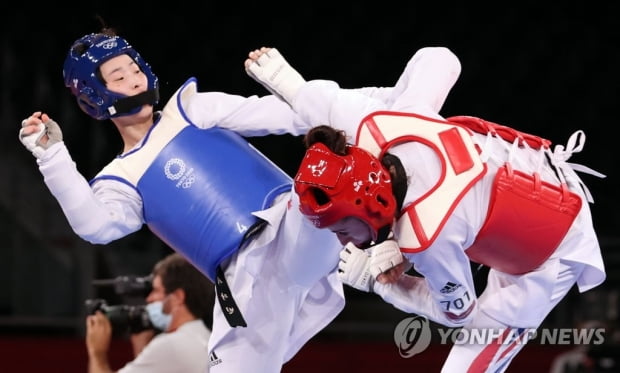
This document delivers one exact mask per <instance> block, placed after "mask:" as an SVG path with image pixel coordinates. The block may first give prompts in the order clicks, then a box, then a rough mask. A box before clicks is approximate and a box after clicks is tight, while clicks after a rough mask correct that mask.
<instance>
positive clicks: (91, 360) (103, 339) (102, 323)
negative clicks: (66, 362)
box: [86, 311, 112, 373]
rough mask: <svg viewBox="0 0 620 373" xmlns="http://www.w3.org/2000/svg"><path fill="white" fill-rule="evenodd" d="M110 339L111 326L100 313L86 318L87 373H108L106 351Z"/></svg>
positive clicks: (109, 370) (108, 365) (108, 347)
mask: <svg viewBox="0 0 620 373" xmlns="http://www.w3.org/2000/svg"><path fill="white" fill-rule="evenodd" d="M111 339H112V324H110V320H108V318H107V317H106V316H105V315H104V314H103V313H102V312H101V311H97V312H96V313H95V314H94V315H90V316H88V317H87V318H86V349H87V351H88V372H89V373H104V372H105V373H110V372H112V370H111V369H110V363H109V361H108V350H109V349H110V341H111Z"/></svg>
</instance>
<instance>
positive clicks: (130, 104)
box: [108, 88, 159, 117]
mask: <svg viewBox="0 0 620 373" xmlns="http://www.w3.org/2000/svg"><path fill="white" fill-rule="evenodd" d="M158 101H159V89H158V88H155V89H150V90H148V91H145V92H142V93H140V94H137V95H135V96H130V97H125V98H121V99H120V100H118V101H116V102H115V103H114V105H111V106H110V107H108V113H109V114H110V116H111V117H113V116H117V115H120V114H127V113H129V112H130V111H132V110H133V109H135V108H137V107H140V106H142V105H155V103H157V102H158Z"/></svg>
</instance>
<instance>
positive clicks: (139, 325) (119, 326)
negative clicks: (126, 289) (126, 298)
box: [84, 299, 154, 334]
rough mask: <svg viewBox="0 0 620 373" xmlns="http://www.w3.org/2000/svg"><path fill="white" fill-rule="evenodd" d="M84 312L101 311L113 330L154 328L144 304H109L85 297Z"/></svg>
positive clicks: (134, 330)
mask: <svg viewBox="0 0 620 373" xmlns="http://www.w3.org/2000/svg"><path fill="white" fill-rule="evenodd" d="M84 305H85V306H86V312H87V313H88V314H89V315H93V314H94V313H95V312H97V311H101V312H102V313H103V314H104V315H106V317H107V318H108V319H109V320H110V323H111V324H112V330H113V331H114V332H124V331H129V332H130V333H132V334H133V333H139V332H141V331H144V330H149V329H154V326H153V324H152V323H151V319H150V318H149V314H148V312H147V311H146V306H145V305H127V304H120V305H109V304H108V303H107V302H106V301H105V300H104V299H87V300H86V301H85V302H84Z"/></svg>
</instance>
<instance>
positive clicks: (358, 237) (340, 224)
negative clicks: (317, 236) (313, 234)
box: [327, 216, 372, 247]
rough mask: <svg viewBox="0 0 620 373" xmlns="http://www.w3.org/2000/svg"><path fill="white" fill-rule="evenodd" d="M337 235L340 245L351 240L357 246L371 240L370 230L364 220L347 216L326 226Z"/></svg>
mask: <svg viewBox="0 0 620 373" xmlns="http://www.w3.org/2000/svg"><path fill="white" fill-rule="evenodd" d="M327 229H329V230H330V231H332V232H334V233H335V234H336V236H337V237H338V241H340V243H341V244H342V245H346V244H347V243H349V242H351V243H353V244H354V245H355V246H357V247H363V246H364V245H365V244H367V243H368V242H369V241H371V240H372V230H371V228H370V226H369V225H368V224H367V223H365V222H364V221H362V220H360V219H358V218H355V217H352V216H349V217H346V218H344V219H340V220H338V221H337V222H336V223H334V224H332V225H330V226H328V227H327Z"/></svg>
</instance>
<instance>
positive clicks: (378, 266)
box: [246, 47, 605, 373]
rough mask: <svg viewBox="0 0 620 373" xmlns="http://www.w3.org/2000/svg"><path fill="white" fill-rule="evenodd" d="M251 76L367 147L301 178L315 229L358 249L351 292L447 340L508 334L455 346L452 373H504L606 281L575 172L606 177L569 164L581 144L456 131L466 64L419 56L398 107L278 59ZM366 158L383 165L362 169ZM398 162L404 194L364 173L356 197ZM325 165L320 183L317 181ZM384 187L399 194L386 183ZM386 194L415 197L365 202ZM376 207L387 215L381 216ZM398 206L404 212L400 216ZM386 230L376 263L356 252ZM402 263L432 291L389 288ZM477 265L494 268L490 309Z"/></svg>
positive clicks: (491, 126) (343, 265) (446, 54)
mask: <svg viewBox="0 0 620 373" xmlns="http://www.w3.org/2000/svg"><path fill="white" fill-rule="evenodd" d="M246 70H247V71H248V74H249V75H250V76H252V77H253V78H254V79H256V80H257V81H258V82H260V83H261V84H263V85H264V86H265V87H266V88H267V89H268V90H270V91H271V92H273V93H275V94H277V95H279V96H280V97H282V98H283V99H284V100H285V101H287V102H288V103H289V104H290V105H291V106H292V107H293V109H294V110H295V111H296V112H297V113H298V114H299V115H300V116H302V117H303V118H304V119H305V121H307V122H310V123H313V124H314V125H316V126H318V125H328V126H327V127H325V128H321V130H322V131H323V134H322V136H323V137H322V138H330V136H331V137H334V136H337V135H334V134H336V133H337V130H343V131H344V135H345V136H346V138H347V140H354V142H355V145H348V149H349V150H346V148H345V154H339V153H335V152H331V151H330V149H327V147H326V146H323V144H322V143H321V140H320V139H321V137H320V136H317V137H318V140H317V141H315V142H314V143H312V144H310V146H309V148H308V151H307V152H306V156H305V158H304V160H303V161H302V163H301V165H300V168H299V171H298V174H297V176H296V178H295V190H296V192H297V193H298V194H299V196H300V198H301V206H300V207H301V209H302V212H304V214H306V216H307V217H308V218H309V220H312V221H313V222H314V223H315V225H317V226H319V227H323V228H327V229H329V230H332V231H334V232H335V233H336V234H337V235H338V237H339V238H340V239H341V241H342V242H343V243H345V241H346V240H348V241H351V242H352V243H349V244H347V246H346V248H345V250H343V252H342V254H341V258H342V260H341V262H340V266H339V268H340V270H341V271H342V273H341V274H340V276H341V278H342V280H343V281H344V282H345V283H347V284H349V285H351V286H354V287H356V288H358V289H361V290H365V291H374V292H375V293H377V294H379V295H380V296H381V297H382V298H383V299H384V300H385V301H387V302H389V303H391V304H393V305H394V306H395V307H397V308H399V309H401V310H403V311H405V312H411V313H416V314H420V315H424V316H426V317H428V318H429V319H430V320H432V321H435V322H437V323H440V324H443V325H446V326H450V327H463V328H466V329H469V328H487V329H494V330H502V331H503V334H501V335H498V336H497V337H496V338H495V339H494V340H491V341H488V342H489V343H488V344H484V343H477V344H476V343H470V344H458V345H454V346H453V348H452V349H451V351H450V354H449V356H448V358H447V360H446V362H445V363H444V366H443V369H442V371H443V372H450V373H453V372H462V371H468V372H500V371H505V369H507V367H508V366H509V364H510V362H511V361H512V359H513V358H514V356H515V355H516V354H517V353H518V352H519V351H520V350H521V349H522V348H523V346H524V344H525V343H524V342H525V341H527V336H528V331H529V330H531V329H535V328H537V327H538V326H540V324H541V323H542V321H543V320H544V318H545V317H546V316H547V315H548V314H549V312H550V311H551V310H552V309H553V308H554V307H555V306H556V305H557V304H558V302H560V300H562V299H563V297H564V296H565V295H566V294H567V293H568V291H569V290H570V289H571V288H572V286H573V285H575V284H576V285H577V287H578V289H579V290H580V291H581V292H585V291H587V290H590V289H592V288H594V287H596V286H598V285H599V284H601V283H602V282H603V281H604V280H605V268H604V264H603V260H602V256H601V251H600V247H599V243H598V240H597V237H596V233H595V231H594V228H593V224H592V217H591V213H590V210H589V206H588V203H589V202H590V203H591V202H593V200H592V197H591V195H590V193H589V191H588V189H587V188H586V186H585V185H584V184H583V182H582V181H581V179H580V178H579V176H578V175H577V173H576V171H581V172H587V173H590V174H592V175H595V176H599V177H604V175H602V174H600V173H597V172H596V171H594V170H591V169H589V168H587V167H585V166H581V165H575V164H571V163H568V162H567V161H568V159H569V158H570V156H571V154H572V153H574V152H579V151H580V150H581V149H582V147H583V145H584V140H585V134H584V133H583V131H577V132H576V133H574V134H573V135H572V136H571V137H570V139H569V141H568V144H567V145H566V146H563V145H556V146H555V147H553V148H552V144H551V142H550V141H548V140H546V139H542V138H540V137H537V136H533V135H529V134H524V133H521V132H518V131H516V130H514V129H511V128H508V127H505V126H501V125H498V124H496V123H492V122H489V121H485V120H482V119H480V118H476V117H468V116H461V117H452V118H448V119H447V120H446V119H445V118H443V117H442V116H441V115H439V109H440V108H441V105H442V104H443V102H444V101H445V99H446V97H447V94H448V93H449V91H450V89H451V88H452V86H453V85H454V84H455V82H456V80H457V78H458V75H459V74H460V63H459V61H458V59H457V57H456V56H454V55H453V54H452V53H451V52H450V51H449V50H448V49H446V48H441V47H435V48H422V49H421V50H419V51H418V52H417V53H416V54H415V55H414V56H413V58H412V59H411V60H410V62H409V64H408V66H407V68H406V70H405V72H404V74H403V75H401V77H400V78H399V81H398V82H397V84H396V85H395V88H394V90H393V92H392V94H393V96H392V98H390V99H387V100H383V101H379V100H373V99H372V98H369V97H367V96H363V95H360V94H358V93H357V92H352V91H350V90H346V89H340V87H339V86H338V85H337V84H336V83H335V82H333V81H327V80H313V81H308V82H306V81H305V80H304V79H303V77H302V76H301V75H300V74H299V73H298V72H297V71H295V70H294V69H293V68H292V67H290V65H288V63H287V62H286V60H284V58H283V57H282V56H281V55H280V54H279V52H278V51H277V50H276V49H269V48H263V49H261V50H255V51H253V52H250V55H249V59H248V60H246ZM317 129H318V128H317ZM330 131H331V132H330ZM330 133H331V135H329V134H330ZM312 135H313V131H310V132H309V133H308V134H307V135H306V138H308V136H312ZM307 142H310V140H307ZM333 142H334V143H337V142H338V141H333ZM357 147H360V148H363V149H366V150H367V151H368V152H369V153H370V154H371V155H372V156H373V157H374V159H373V160H371V161H367V160H364V158H366V159H367V158H368V157H364V158H362V157H357V156H355V153H354V152H353V151H352V150H353V149H356V148H357ZM326 149H327V150H326ZM326 151H327V152H328V153H329V155H325V154H324V153H325V152H326ZM388 153H389V154H391V155H392V156H396V157H397V158H398V159H399V161H400V163H401V166H399V167H400V170H401V171H402V172H403V173H404V175H405V176H404V177H400V178H398V180H397V179H396V177H395V176H394V175H396V174H395V173H390V172H389V170H388V169H387V168H385V167H383V170H379V171H377V170H374V171H372V172H366V175H367V176H366V177H365V178H362V177H360V178H359V179H358V180H357V182H358V183H359V185H355V187H353V183H352V182H351V178H350V177H349V176H348V173H347V172H344V170H349V171H350V169H351V168H358V167H360V168H361V169H366V170H367V171H368V170H369V169H370V168H371V167H372V164H373V163H372V162H375V163H376V162H379V161H380V160H381V159H382V158H385V157H387V155H388ZM319 164H320V166H321V170H322V174H321V175H316V174H313V173H312V169H313V167H316V166H317V165H319ZM399 167H396V168H399ZM352 172H353V173H355V171H352ZM349 173H351V172H349ZM360 173H364V172H363V171H360ZM385 174H389V175H390V176H391V179H390V180H389V181H388V180H385V179H384V178H382V177H377V175H385ZM330 175H331V176H330ZM330 177H331V179H330ZM328 179H329V180H328ZM387 182H391V183H393V184H397V183H400V184H403V183H404V185H405V186H406V191H405V193H403V195H402V196H400V197H399V198H395V200H396V204H394V203H392V201H390V200H389V199H385V198H381V199H374V200H373V199H371V198H367V197H364V195H365V194H364V193H366V190H367V189H366V188H369V187H372V186H374V185H377V184H381V183H387ZM341 183H342V184H345V185H344V186H342V185H341ZM341 188H344V189H346V188H349V190H348V192H342V189H341ZM355 193H357V195H356V194H355ZM369 195H373V194H372V193H370V194H369ZM377 195H378V194H377ZM342 199H350V200H353V201H361V202H363V203H364V206H366V209H364V208H362V207H361V206H359V205H357V206H356V207H355V208H349V209H347V208H342V206H343V202H342ZM370 201H372V202H370ZM376 201H383V202H381V204H380V205H382V206H385V209H381V208H373V207H372V206H375V207H376V204H377V202H376ZM385 201H387V202H385ZM391 206H402V209H394V210H393V213H392V212H391V211H390V210H389V209H390V207H391ZM364 215H366V216H364ZM378 216H379V217H384V218H386V220H389V221H390V224H391V231H392V232H391V233H392V234H393V235H394V236H393V239H388V240H385V241H383V242H380V243H379V244H377V245H376V246H374V247H371V248H370V249H369V251H371V252H372V253H370V254H368V253H366V252H364V251H363V250H361V249H360V248H358V247H362V248H364V247H365V246H366V245H367V243H368V242H369V241H374V240H375V239H376V237H377V236H378V235H379V234H380V232H381V230H382V227H380V224H377V221H380V220H379V219H378V218H377V217H378ZM514 216H517V217H518V218H515V217H514ZM334 221H336V222H335V223H334ZM390 224H388V226H390ZM363 226H366V227H367V228H366V229H363ZM368 228H370V229H368ZM355 245H357V246H358V247H356V246H355ZM377 248H378V253H379V254H378V255H375V250H376V249H377ZM401 253H402V255H403V256H404V257H405V258H406V259H407V260H408V261H409V262H411V263H413V265H414V266H415V270H416V271H417V272H418V273H419V274H421V275H422V276H423V277H418V276H410V275H407V274H403V275H402V276H400V275H399V276H396V278H395V281H390V279H393V278H394V277H391V276H386V277H384V278H383V279H382V278H381V277H380V276H381V275H380V274H381V272H389V271H387V270H386V268H389V267H386V266H385V263H386V258H388V259H389V261H390V263H391V264H393V265H394V266H396V265H398V267H400V268H402V267H401V266H400V264H402V263H400V262H401V261H402V258H397V255H399V254H401ZM470 260H472V261H475V262H478V263H481V264H485V265H487V266H489V267H490V271H489V275H488V279H487V286H486V289H485V290H484V292H483V293H482V294H481V296H480V297H476V293H475V288H474V282H473V274H472V270H471V266H470ZM405 263H406V262H405ZM386 279H387V281H385V280H386ZM499 341H501V342H503V343H500V342H499Z"/></svg>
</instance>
